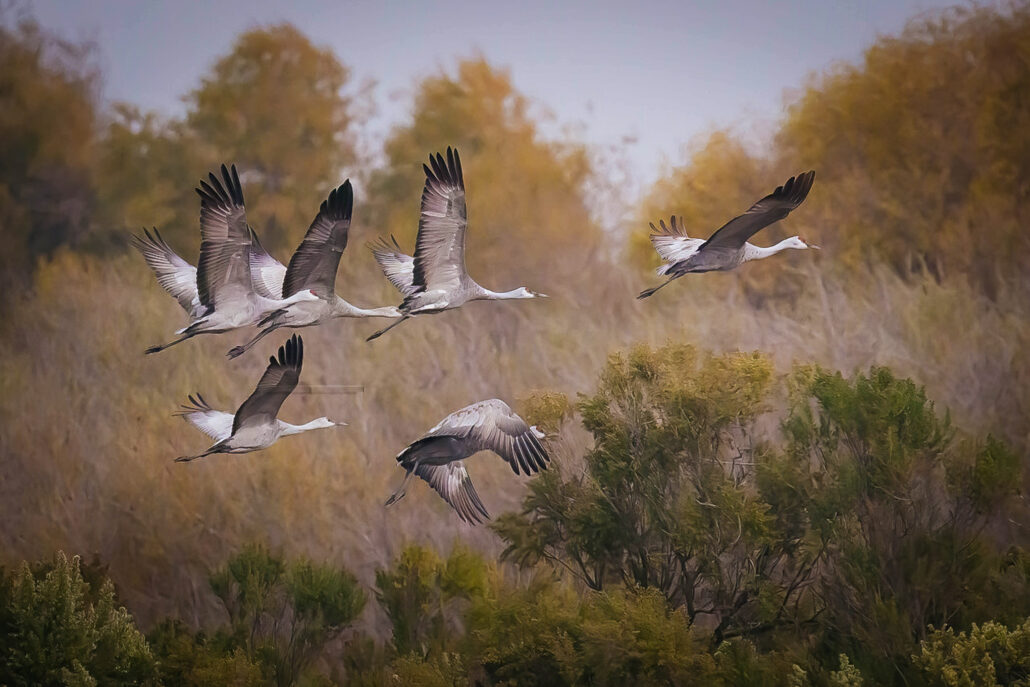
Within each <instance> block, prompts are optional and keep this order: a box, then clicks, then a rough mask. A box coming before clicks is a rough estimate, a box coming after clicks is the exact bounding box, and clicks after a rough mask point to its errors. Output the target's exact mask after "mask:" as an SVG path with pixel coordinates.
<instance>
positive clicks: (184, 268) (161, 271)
mask: <svg viewBox="0 0 1030 687" xmlns="http://www.w3.org/2000/svg"><path fill="white" fill-rule="evenodd" d="M132 245H133V246H135V247H136V249H137V250H139V252H140V253H142V254H143V259H144V260H146V262H147V265H149V266H150V269H151V270H153V271H154V274H155V275H156V276H157V283H158V284H160V285H161V288H163V289H164V290H165V291H167V292H168V293H169V294H171V296H172V297H173V298H175V300H177V301H178V302H179V305H180V306H182V309H183V310H185V311H186V314H187V315H189V316H190V318H191V319H194V320H195V319H197V318H199V317H201V316H202V315H203V314H204V312H205V311H206V310H207V309H206V308H205V307H204V306H203V305H201V303H200V297H199V296H198V295H197V268H196V267H194V266H193V265H191V264H189V263H188V262H186V261H185V260H183V259H182V258H181V257H179V255H178V254H177V253H176V252H175V251H174V250H172V247H171V246H169V245H168V243H166V242H165V240H164V238H162V236H161V232H159V231H158V230H157V229H156V228H155V229H154V233H153V235H151V233H150V232H149V231H148V230H146V229H144V230H143V236H136V235H134V236H133V237H132Z"/></svg>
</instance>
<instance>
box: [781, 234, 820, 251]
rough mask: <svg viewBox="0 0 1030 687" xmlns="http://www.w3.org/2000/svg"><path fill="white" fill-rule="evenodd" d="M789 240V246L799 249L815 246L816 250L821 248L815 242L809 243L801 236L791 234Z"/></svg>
mask: <svg viewBox="0 0 1030 687" xmlns="http://www.w3.org/2000/svg"><path fill="white" fill-rule="evenodd" d="M787 241H788V243H787V248H797V249H798V250H804V249H805V248H815V249H816V250H820V248H819V246H817V245H815V244H814V243H809V242H808V241H806V240H805V239H804V238H802V237H800V236H791V237H790V238H789V239H787Z"/></svg>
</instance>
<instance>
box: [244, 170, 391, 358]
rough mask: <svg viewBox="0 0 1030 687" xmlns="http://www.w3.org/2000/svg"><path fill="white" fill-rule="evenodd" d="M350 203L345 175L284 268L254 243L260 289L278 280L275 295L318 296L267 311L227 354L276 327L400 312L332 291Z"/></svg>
mask: <svg viewBox="0 0 1030 687" xmlns="http://www.w3.org/2000/svg"><path fill="white" fill-rule="evenodd" d="M353 207H354V190H353V188H352V187H351V183H350V180H349V179H348V180H347V181H344V182H343V184H342V185H340V186H339V187H338V188H335V189H333V190H332V191H330V193H329V197H328V198H326V199H325V200H324V201H323V202H322V205H321V207H320V208H319V210H318V214H317V215H316V216H315V219H314V220H312V222H311V226H310V227H309V228H308V231H307V233H306V234H305V235H304V239H303V240H302V241H301V243H300V246H298V247H297V250H296V251H294V253H293V257H292V258H291V259H290V264H289V266H288V267H283V266H282V263H280V262H279V261H278V260H276V259H275V258H273V257H272V256H271V255H269V254H268V253H267V252H265V250H264V249H263V248H261V247H260V245H257V246H255V247H254V248H252V250H251V261H250V264H251V270H252V271H254V270H256V275H255V276H254V277H253V279H254V281H255V283H260V284H261V287H260V288H261V289H270V288H271V287H272V286H274V284H276V283H280V284H281V285H282V288H281V294H278V295H276V296H275V297H276V298H279V297H282V298H290V297H292V296H293V295H294V294H296V293H298V292H300V291H302V290H310V291H312V292H313V293H314V294H315V295H317V296H318V300H316V301H313V302H304V303H296V304H294V305H291V306H287V307H284V308H281V309H279V310H276V311H273V312H271V313H269V314H268V315H267V316H266V317H265V318H264V319H263V320H262V321H261V322H260V325H261V327H262V330H261V331H260V332H258V334H257V335H256V336H255V337H254V338H252V339H251V340H250V341H248V342H247V343H246V344H243V345H242V346H236V347H235V348H233V349H232V350H230V351H229V353H228V356H229V357H230V358H235V357H237V356H239V355H242V354H243V353H245V352H246V351H247V350H248V349H250V348H251V347H253V346H254V344H256V343H257V342H258V341H260V340H261V339H262V338H263V337H265V336H267V335H268V334H270V333H272V332H273V331H275V330H276V329H279V328H280V327H293V328H299V327H313V326H315V325H318V324H322V323H323V322H326V321H328V320H330V319H333V318H337V317H400V316H401V312H400V310H398V309H397V308H394V307H386V308H359V307H357V306H354V305H351V304H350V303H348V302H347V301H345V300H343V299H342V298H340V297H339V296H338V295H336V273H337V271H338V270H339V266H340V258H341V256H342V255H343V251H344V250H346V248H347V239H348V234H349V232H350V223H351V214H352V211H353ZM259 290H260V289H259Z"/></svg>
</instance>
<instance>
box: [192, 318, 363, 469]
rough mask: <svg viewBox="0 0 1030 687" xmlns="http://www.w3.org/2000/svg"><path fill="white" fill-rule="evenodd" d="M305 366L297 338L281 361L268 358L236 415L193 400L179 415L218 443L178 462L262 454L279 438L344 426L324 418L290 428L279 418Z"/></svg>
mask: <svg viewBox="0 0 1030 687" xmlns="http://www.w3.org/2000/svg"><path fill="white" fill-rule="evenodd" d="M303 364H304V341H303V340H302V339H301V338H300V337H299V336H297V335H296V334H294V335H293V336H292V337H290V339H289V340H288V341H287V342H286V344H285V345H283V346H280V347H279V357H278V358H275V357H272V358H269V362H268V367H267V368H266V369H265V373H264V374H263V375H261V381H259V382H258V385H257V388H256V389H254V393H252V394H251V395H250V397H249V398H248V399H247V400H246V401H244V402H243V405H241V406H240V407H239V409H238V410H237V411H236V414H235V415H233V414H232V413H226V412H223V411H221V410H214V409H213V408H211V406H209V405H208V404H207V401H205V400H204V397H203V396H201V395H200V394H197V395H196V397H193V396H190V397H189V401H190V405H184V406H183V407H182V408H183V409H182V410H181V411H180V412H178V413H176V415H178V416H180V417H182V418H183V419H185V420H186V421H187V422H189V423H190V424H191V425H193V426H194V427H196V428H197V429H199V430H200V431H202V432H204V433H205V434H207V435H208V436H210V437H211V438H212V439H214V440H215V443H214V444H212V446H211V447H210V448H209V449H207V450H206V451H204V452H203V453H200V454H198V455H195V456H182V457H180V458H176V459H175V462H177V463H186V462H189V461H191V460H196V459H197V458H203V457H204V456H209V455H211V454H213V453H250V452H251V451H260V450H261V449H263V448H268V447H269V446H271V445H272V444H274V443H275V442H276V441H277V440H278V439H279V437H284V436H289V435H290V434H300V433H301V432H307V431H308V430H312V429H323V428H326V427H335V426H337V425H343V424H344V423H342V422H341V423H337V422H333V421H331V420H329V419H327V418H324V417H320V418H318V419H315V420H312V421H311V422H307V423H305V424H303V425H291V424H290V423H288V422H283V421H282V420H280V419H278V418H277V417H276V416H277V415H278V414H279V408H281V407H282V404H283V401H285V400H286V397H287V396H289V395H290V393H291V392H292V391H293V390H294V388H296V386H297V380H298V379H300V368H301V366H302V365H303Z"/></svg>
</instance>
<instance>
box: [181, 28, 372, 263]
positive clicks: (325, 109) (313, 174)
mask: <svg viewBox="0 0 1030 687" xmlns="http://www.w3.org/2000/svg"><path fill="white" fill-rule="evenodd" d="M349 78H350V72H349V70H348V69H347V68H346V67H345V66H344V65H342V64H340V62H339V60H338V59H337V58H336V56H335V55H334V54H333V53H332V51H331V50H329V49H328V48H320V47H318V46H315V45H313V44H312V43H311V41H310V40H309V39H308V38H307V37H306V36H305V35H304V34H302V33H301V32H300V31H298V30H297V29H296V28H295V27H294V26H292V25H290V24H279V25H276V26H270V27H267V28H260V29H254V30H251V31H247V32H246V33H243V34H241V35H240V36H239V37H238V38H237V39H236V42H235V44H234V45H233V48H232V50H231V51H230V53H229V54H228V55H226V56H225V57H223V58H221V59H219V60H218V61H217V62H216V63H215V65H214V67H213V69H212V70H211V73H210V74H209V75H208V76H206V77H204V79H203V81H202V83H201V85H200V87H199V88H197V89H196V90H194V91H193V92H192V93H190V94H189V95H188V96H187V99H186V101H187V104H188V106H189V114H188V115H187V118H186V125H187V127H188V128H189V131H190V133H191V134H192V135H193V136H194V137H195V138H196V139H197V140H199V141H202V142H203V145H204V147H205V156H204V157H206V158H207V159H209V160H210V165H211V166H214V165H215V164H217V163H220V162H222V161H230V162H235V163H236V164H237V165H239V167H240V169H241V170H242V171H243V172H244V184H245V186H246V190H247V210H248V213H247V214H248V218H253V219H254V220H255V221H256V222H255V226H256V227H258V228H259V231H261V236H262V238H263V239H265V237H267V242H268V243H271V244H273V245H278V246H283V245H285V244H289V245H290V247H291V248H292V247H293V245H294V244H295V243H298V242H299V241H300V238H301V237H302V236H303V235H304V232H305V231H306V230H307V228H308V224H309V222H310V221H311V219H312V218H313V217H314V216H315V213H316V212H317V210H318V204H319V203H320V202H321V201H322V199H323V198H324V197H325V195H326V194H327V193H328V192H329V190H330V189H331V188H332V187H335V186H336V185H337V184H339V183H340V181H341V179H340V178H339V177H340V175H341V174H342V173H343V169H344V167H346V166H347V165H350V164H352V163H353V162H354V161H355V157H356V153H355V145H354V141H353V136H354V131H353V124H354V123H355V121H354V118H355V115H354V111H353V108H352V100H351V98H350V97H349V96H347V95H345V94H344V87H345V86H346V85H347V82H348V80H349Z"/></svg>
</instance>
